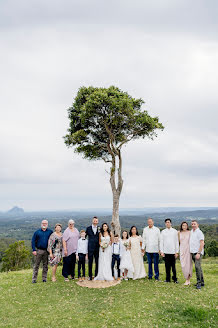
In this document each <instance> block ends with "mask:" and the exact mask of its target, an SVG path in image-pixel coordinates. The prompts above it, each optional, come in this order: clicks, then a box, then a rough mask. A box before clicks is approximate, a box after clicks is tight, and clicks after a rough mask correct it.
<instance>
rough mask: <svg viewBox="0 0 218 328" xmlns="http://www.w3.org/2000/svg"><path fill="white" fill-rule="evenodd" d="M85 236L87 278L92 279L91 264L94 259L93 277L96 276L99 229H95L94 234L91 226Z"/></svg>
mask: <svg viewBox="0 0 218 328" xmlns="http://www.w3.org/2000/svg"><path fill="white" fill-rule="evenodd" d="M86 236H88V258H89V278H90V279H92V263H93V257H94V258H95V277H96V276H97V274H98V257H99V227H97V231H96V234H95V233H94V231H93V229H92V226H90V227H88V228H87V229H86Z"/></svg>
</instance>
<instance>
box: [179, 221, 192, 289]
mask: <svg viewBox="0 0 218 328" xmlns="http://www.w3.org/2000/svg"><path fill="white" fill-rule="evenodd" d="M178 234H179V243H180V263H181V267H182V272H183V275H184V277H185V279H186V282H185V283H184V285H185V286H188V285H190V279H191V277H192V257H191V253H190V248H189V240H190V231H189V227H188V223H187V222H185V221H184V222H182V223H181V226H180V231H179V232H178Z"/></svg>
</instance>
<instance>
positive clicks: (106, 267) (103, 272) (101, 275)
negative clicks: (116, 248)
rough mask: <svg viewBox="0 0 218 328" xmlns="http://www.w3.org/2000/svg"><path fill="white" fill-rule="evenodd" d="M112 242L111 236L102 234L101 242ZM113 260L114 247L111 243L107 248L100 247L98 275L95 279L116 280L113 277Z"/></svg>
mask: <svg viewBox="0 0 218 328" xmlns="http://www.w3.org/2000/svg"><path fill="white" fill-rule="evenodd" d="M104 241H105V242H107V243H108V244H109V243H110V236H106V237H103V236H101V242H104ZM111 262H112V249H111V246H110V245H109V246H108V247H107V248H105V249H104V251H103V250H102V248H101V247H100V248H99V258H98V275H97V277H95V279H94V280H109V281H110V280H114V279H113V277H112V270H111Z"/></svg>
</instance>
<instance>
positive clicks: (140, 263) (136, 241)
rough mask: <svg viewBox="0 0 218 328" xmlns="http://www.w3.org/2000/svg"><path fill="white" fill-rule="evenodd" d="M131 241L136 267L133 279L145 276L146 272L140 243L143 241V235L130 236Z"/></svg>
mask: <svg viewBox="0 0 218 328" xmlns="http://www.w3.org/2000/svg"><path fill="white" fill-rule="evenodd" d="M129 241H130V243H131V250H130V253H131V257H132V264H133V267H134V273H133V280H135V279H141V278H145V276H146V272H145V266H144V260H143V256H142V253H141V246H140V243H142V237H141V236H136V237H130V238H129Z"/></svg>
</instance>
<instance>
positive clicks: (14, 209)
mask: <svg viewBox="0 0 218 328" xmlns="http://www.w3.org/2000/svg"><path fill="white" fill-rule="evenodd" d="M7 213H8V214H12V215H20V214H24V209H23V208H21V207H18V206H14V207H12V208H11V209H10V210H9V211H7Z"/></svg>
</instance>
